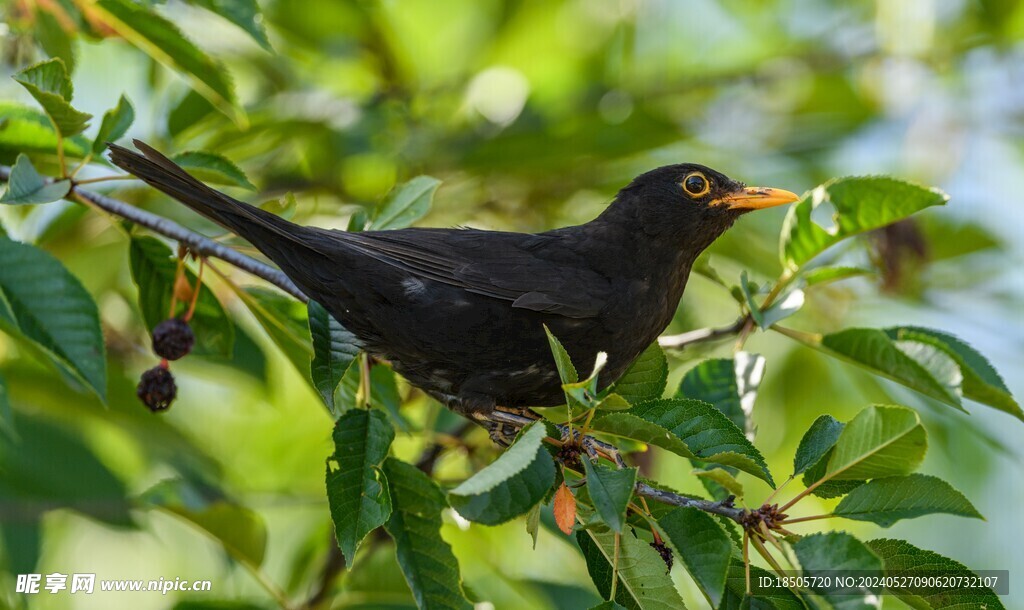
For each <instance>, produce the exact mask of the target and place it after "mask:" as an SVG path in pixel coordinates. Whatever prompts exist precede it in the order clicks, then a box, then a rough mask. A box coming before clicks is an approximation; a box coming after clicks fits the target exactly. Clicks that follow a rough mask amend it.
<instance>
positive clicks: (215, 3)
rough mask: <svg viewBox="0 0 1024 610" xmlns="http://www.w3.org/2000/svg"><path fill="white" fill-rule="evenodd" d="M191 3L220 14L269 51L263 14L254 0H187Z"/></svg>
mask: <svg viewBox="0 0 1024 610" xmlns="http://www.w3.org/2000/svg"><path fill="white" fill-rule="evenodd" d="M189 2H190V3H191V4H195V5H196V6H201V7H203V8H205V9H207V10H209V11H211V12H213V13H216V14H218V15H220V16H221V17H223V18H225V19H227V20H228V21H230V22H231V23H233V24H235V25H237V26H238V27H240V28H242V29H243V30H245V33H246V34H248V35H249V36H252V39H253V40H255V41H256V42H257V43H258V44H259V45H260V46H261V47H263V48H264V49H266V50H267V51H271V50H273V49H271V47H270V40H269V39H268V38H267V29H266V28H265V27H263V16H262V15H261V14H260V7H259V5H258V4H256V0H189Z"/></svg>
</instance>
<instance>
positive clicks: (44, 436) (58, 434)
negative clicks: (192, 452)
mask: <svg viewBox="0 0 1024 610" xmlns="http://www.w3.org/2000/svg"><path fill="white" fill-rule="evenodd" d="M62 393H63V392H57V396H59V397H61V398H65V399H69V402H70V398H71V397H66V396H61V394H62ZM36 395H37V396H39V394H36ZM33 402H34V401H33ZM35 404H40V405H42V404H44V403H42V402H40V403H35ZM70 406H71V408H73V409H74V408H76V407H77V405H74V404H72V405H70ZM47 410H48V409H47ZM40 411H42V409H39V410H37V409H35V408H32V409H31V412H29V413H26V412H20V411H15V412H14V413H13V419H14V426H15V428H16V429H17V431H18V439H19V440H18V442H9V440H8V439H7V438H0V464H3V468H0V503H2V504H3V505H4V506H6V507H11V508H12V509H17V510H18V514H17V517H18V518H17V519H15V518H11V517H8V516H6V515H5V517H4V519H3V520H2V521H4V522H5V525H8V524H9V525H11V526H13V530H14V531H15V532H20V531H22V530H23V528H24V529H29V528H30V524H31V522H32V521H33V520H35V519H38V518H39V517H41V516H43V515H44V514H45V513H46V512H48V511H52V510H55V509H58V508H68V509H71V510H75V511H77V512H79V513H82V514H85V515H89V516H91V517H93V518H94V519H98V520H100V521H102V522H104V523H109V524H112V525H117V526H121V527H125V526H131V525H132V524H133V520H132V515H131V512H130V509H131V508H132V506H131V503H130V502H129V500H128V498H127V497H126V494H127V491H126V489H125V484H124V482H123V481H122V480H121V479H120V478H119V477H118V475H117V474H116V473H115V471H113V470H111V468H110V467H108V466H107V465H106V464H105V463H104V460H103V459H101V458H100V456H98V455H97V452H96V451H95V447H94V445H95V442H96V441H95V439H93V438H88V437H89V434H88V433H86V432H85V431H84V430H81V429H80V428H81V423H82V422H84V421H89V420H81V419H78V418H77V417H73V416H69V415H68V414H62V415H57V414H56V413H55V414H54V415H55V416H57V417H61V418H63V419H65V420H68V419H71V420H73V421H64V422H60V421H58V420H57V419H54V418H53V417H45V416H43V415H42V414H41V413H40ZM147 415H148V414H147ZM87 438H88V442H87V441H86V439H87ZM103 456H104V457H106V456H109V453H104V454H103ZM26 522H27V523H26ZM10 531H11V529H8V528H5V529H4V534H5V535H7V534H8V533H9V532H10ZM4 542H5V545H8V550H9V549H10V546H9V545H10V544H11V542H12V541H11V540H9V539H8V540H5V541H4ZM0 548H3V547H0ZM9 558H10V557H9V556H5V557H4V560H5V562H6V561H7V560H8V559H9ZM8 565H9V564H8Z"/></svg>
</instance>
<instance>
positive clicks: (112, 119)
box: [92, 95, 135, 155]
mask: <svg viewBox="0 0 1024 610" xmlns="http://www.w3.org/2000/svg"><path fill="white" fill-rule="evenodd" d="M134 121H135V109H134V108H133V107H132V103H131V102H130V101H128V98H127V97H125V96H123V95H122V96H121V98H120V99H119V100H117V106H115V107H113V108H111V109H110V110H108V111H107V112H106V113H104V115H103V122H102V123H100V131H99V133H97V134H96V139H95V140H93V142H92V152H93V154H95V155H98V154H100V153H102V152H103V151H104V150H105V149H106V148H107V142H114V141H116V140H118V139H120V138H121V136H123V135H124V134H126V133H128V128H129V127H131V126H132V123H133V122H134Z"/></svg>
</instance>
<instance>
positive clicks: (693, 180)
mask: <svg viewBox="0 0 1024 610" xmlns="http://www.w3.org/2000/svg"><path fill="white" fill-rule="evenodd" d="M682 185H683V190H684V191H686V194H687V195H689V196H690V197H703V196H704V195H707V194H708V192H709V191H710V190H711V181H710V180H708V179H707V177H706V176H704V174H702V173H700V172H691V173H689V174H687V175H686V177H685V178H683V182H682Z"/></svg>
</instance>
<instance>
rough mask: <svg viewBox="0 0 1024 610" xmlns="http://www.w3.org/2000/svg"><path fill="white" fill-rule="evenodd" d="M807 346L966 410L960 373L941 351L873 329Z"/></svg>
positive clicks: (843, 332) (853, 331)
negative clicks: (897, 339)
mask: <svg viewBox="0 0 1024 610" xmlns="http://www.w3.org/2000/svg"><path fill="white" fill-rule="evenodd" d="M808 345H810V346H811V347H814V348H816V349H818V350H820V351H822V352H824V353H826V354H828V355H830V356H833V357H835V358H839V359H841V360H845V361H847V362H850V363H852V364H855V365H857V366H860V367H862V368H865V369H867V370H869V371H871V372H872V373H874V374H876V375H881V376H882V377H885V378H887V379H891V380H893V381H895V382H897V383H901V384H903V385H905V386H907V387H908V388H911V389H914V390H917V391H918V392H920V393H922V394H924V395H925V396H930V397H931V398H934V399H936V400H939V401H941V402H943V403H945V404H947V405H950V406H952V407H955V408H957V409H959V410H961V411H962V410H963V407H962V406H960V395H959V393H960V388H959V386H960V383H961V381H960V380H961V379H962V376H961V374H960V371H959V369H958V368H957V366H956V363H955V361H953V360H952V359H951V358H949V357H948V356H946V355H945V354H944V353H942V352H941V351H939V350H938V349H934V348H932V349H928V348H929V347H930V346H927V345H924V344H921V343H916V342H913V341H900V342H896V341H893V340H891V339H890V338H889V336H888V335H887V334H886V332H885V331H882V330H877V329H873V328H848V329H846V330H841V331H839V332H837V333H832V334H830V335H825V336H824V337H822V338H821V341H820V342H817V343H815V342H811V343H808ZM922 348H923V349H922Z"/></svg>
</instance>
